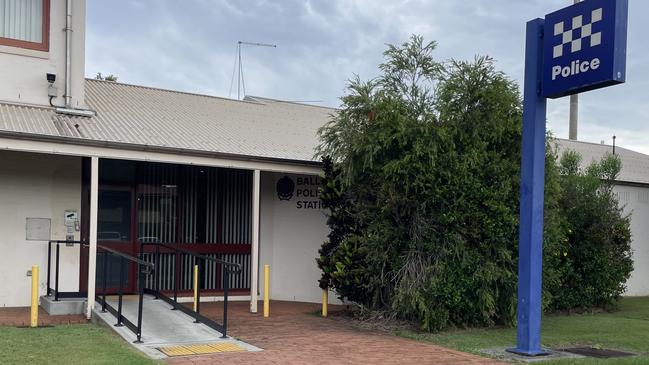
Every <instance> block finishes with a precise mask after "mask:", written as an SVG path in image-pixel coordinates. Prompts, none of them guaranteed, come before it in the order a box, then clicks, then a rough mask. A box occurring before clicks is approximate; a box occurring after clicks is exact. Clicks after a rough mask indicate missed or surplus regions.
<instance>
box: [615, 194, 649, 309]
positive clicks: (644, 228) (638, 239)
mask: <svg viewBox="0 0 649 365" xmlns="http://www.w3.org/2000/svg"><path fill="white" fill-rule="evenodd" d="M614 191H615V192H616V193H617V194H618V197H619V201H620V205H623V206H624V211H625V213H631V235H632V237H631V238H632V243H631V247H632V248H633V261H634V262H633V272H632V273H631V278H629V281H628V282H627V291H626V295H629V296H647V295H649V224H647V223H649V187H635V186H624V185H617V186H616V187H615V189H614Z"/></svg>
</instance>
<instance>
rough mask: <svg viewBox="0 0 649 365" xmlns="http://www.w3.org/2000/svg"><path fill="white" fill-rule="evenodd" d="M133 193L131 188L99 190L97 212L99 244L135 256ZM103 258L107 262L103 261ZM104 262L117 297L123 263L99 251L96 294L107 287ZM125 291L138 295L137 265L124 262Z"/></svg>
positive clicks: (107, 279) (111, 289)
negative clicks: (136, 286)
mask: <svg viewBox="0 0 649 365" xmlns="http://www.w3.org/2000/svg"><path fill="white" fill-rule="evenodd" d="M133 207H134V201H133V190H132V188H129V187H108V186H105V187H100V189H99V200H98V207H97V208H98V211H97V216H98V217H97V218H98V219H97V244H99V245H102V246H106V247H109V248H112V249H114V250H116V251H119V252H123V253H125V254H128V255H132V256H136V255H137V247H136V242H135V239H134V224H133V222H134V209H133ZM104 256H106V257H105V259H104ZM104 262H105V263H106V286H107V288H108V290H109V292H111V293H114V292H115V291H116V290H117V289H118V288H119V283H120V268H121V266H120V265H121V259H120V258H119V257H117V256H116V255H113V254H110V253H109V254H106V253H105V252H104V251H102V250H101V249H98V250H97V293H100V292H101V291H102V289H103V285H104V281H103V280H104V279H103V278H104ZM123 267H124V268H125V272H124V291H125V292H134V291H135V274H136V273H135V271H136V268H135V265H133V264H132V263H130V262H129V261H127V260H124V266H123Z"/></svg>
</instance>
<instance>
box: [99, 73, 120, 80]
mask: <svg viewBox="0 0 649 365" xmlns="http://www.w3.org/2000/svg"><path fill="white" fill-rule="evenodd" d="M95 80H103V81H117V76H115V75H113V74H110V75H108V76H103V75H102V74H101V72H97V75H95Z"/></svg>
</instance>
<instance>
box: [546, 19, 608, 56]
mask: <svg viewBox="0 0 649 365" xmlns="http://www.w3.org/2000/svg"><path fill="white" fill-rule="evenodd" d="M602 10H603V9H602V8H599V9H595V10H593V12H592V13H591V16H590V23H588V24H584V16H583V15H579V16H576V17H574V18H572V24H568V26H566V24H565V23H566V22H559V23H557V24H555V25H554V35H555V36H558V35H560V36H561V44H559V45H557V46H554V49H553V50H552V58H558V57H561V56H563V54H564V51H565V50H566V48H569V49H570V53H575V52H579V51H581V50H582V48H584V47H586V46H587V45H588V44H590V47H595V46H599V45H600V44H602V32H597V33H593V24H595V23H597V22H599V21H601V20H602V12H603V11H602ZM587 42H590V43H587Z"/></svg>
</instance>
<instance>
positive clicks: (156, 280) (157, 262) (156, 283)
mask: <svg viewBox="0 0 649 365" xmlns="http://www.w3.org/2000/svg"><path fill="white" fill-rule="evenodd" d="M159 271H160V245H159V244H157V243H156V246H155V268H154V273H153V280H154V284H153V285H154V288H155V298H154V299H159V298H160V297H159V296H158V292H159V291H160V279H161V278H160V276H159V275H158V272H159Z"/></svg>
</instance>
